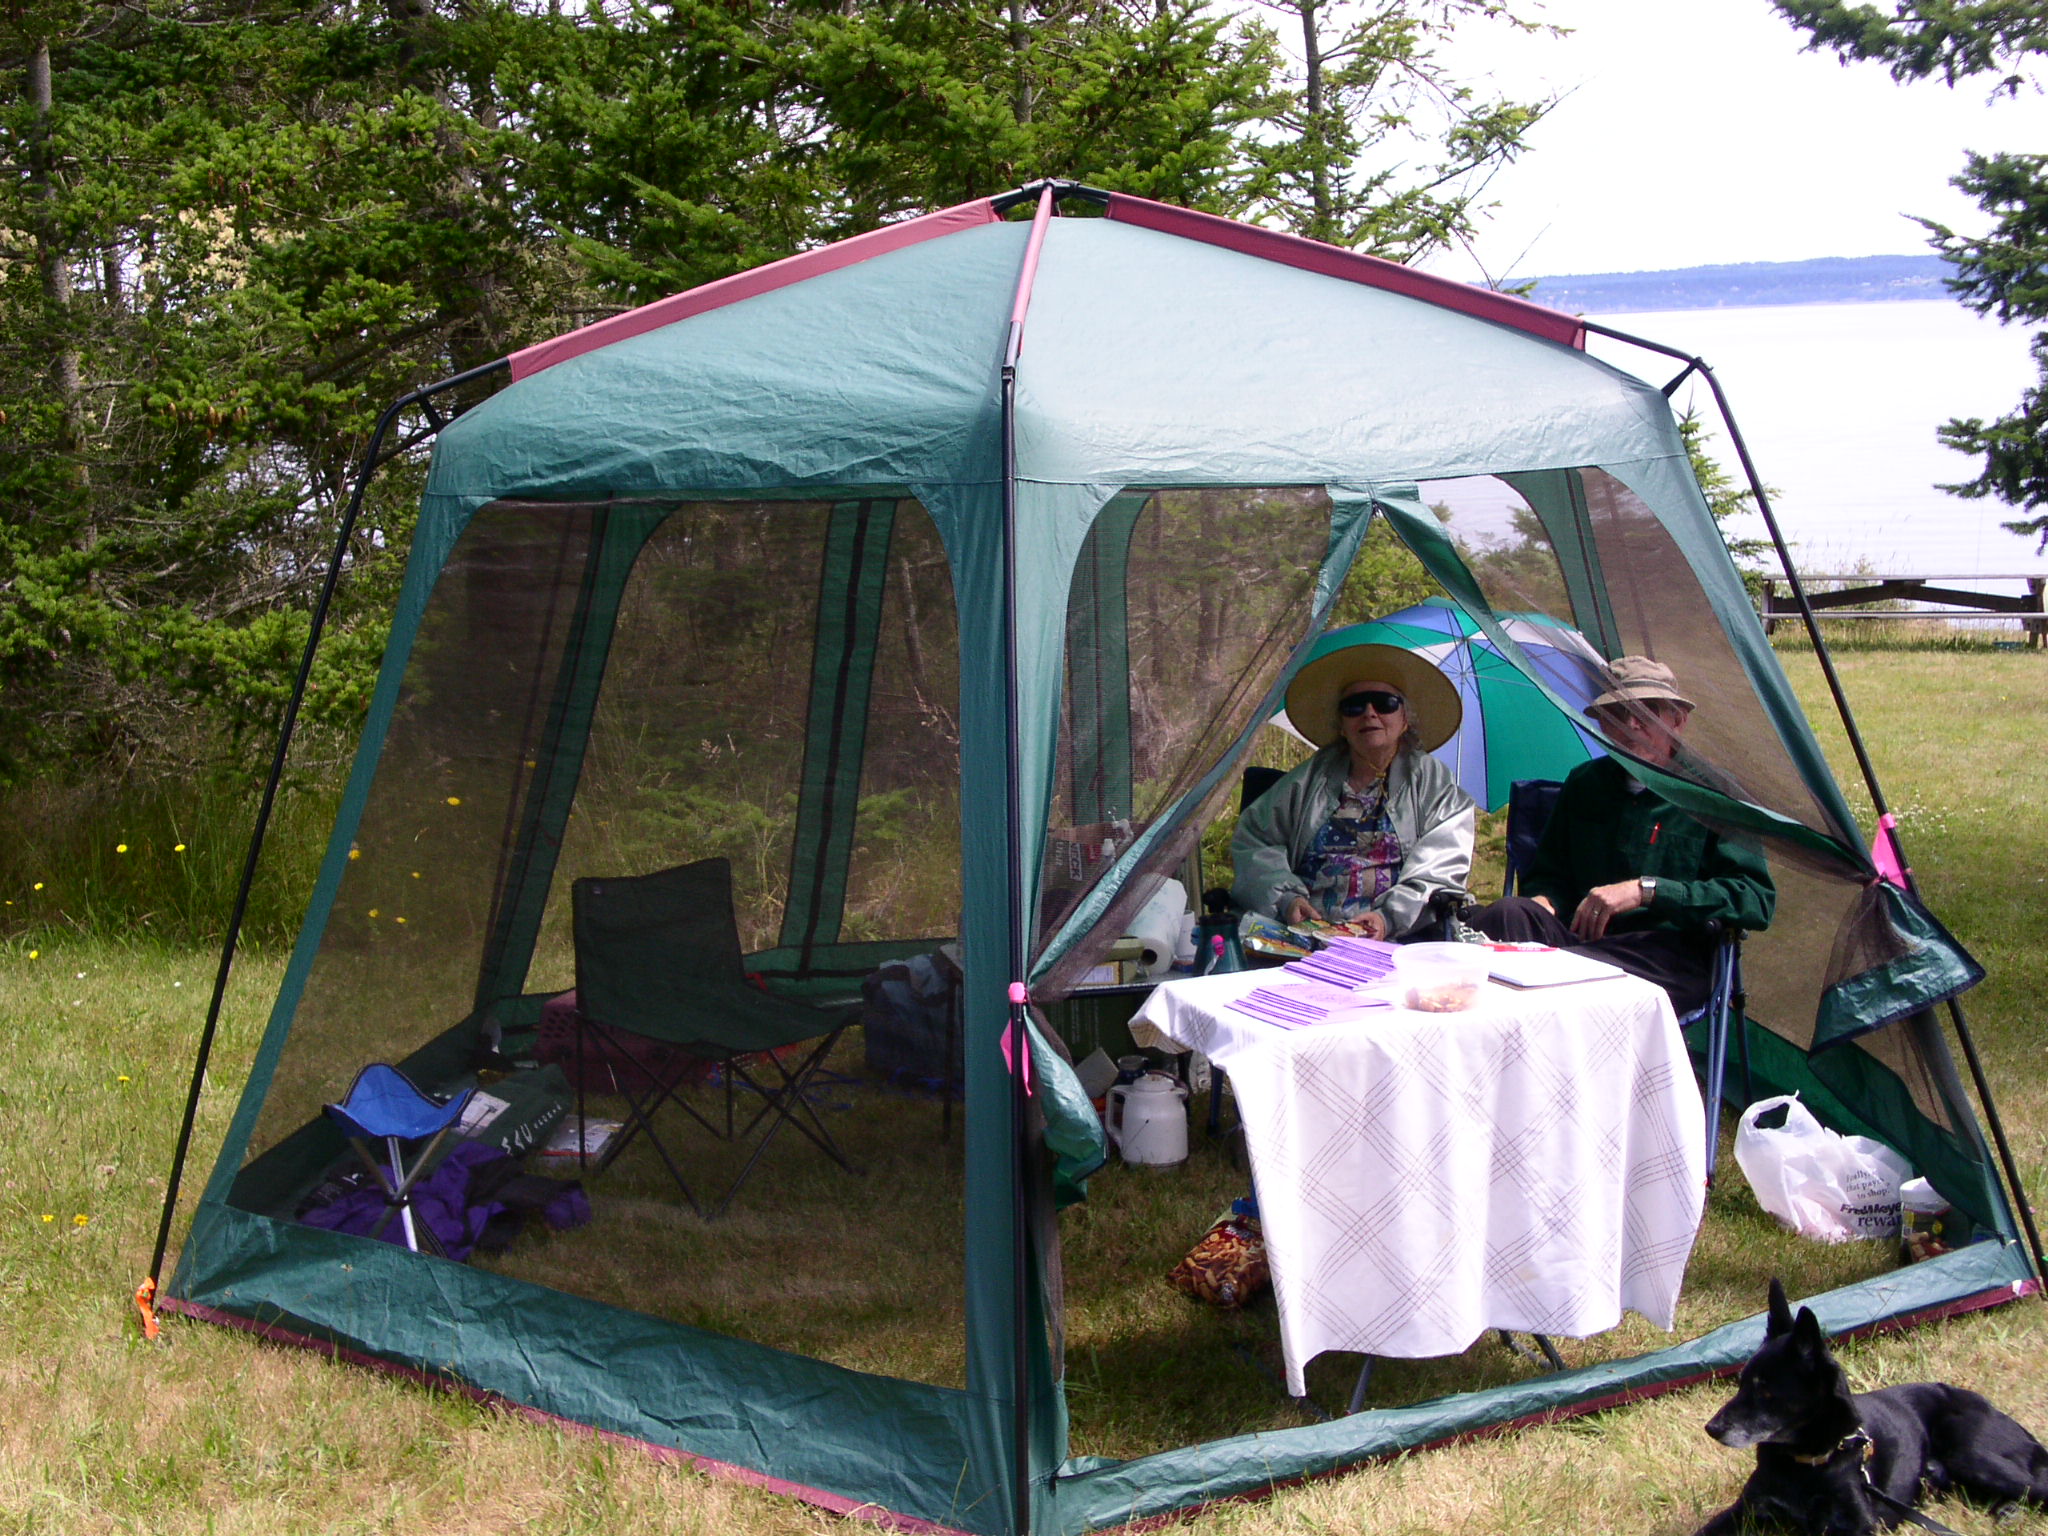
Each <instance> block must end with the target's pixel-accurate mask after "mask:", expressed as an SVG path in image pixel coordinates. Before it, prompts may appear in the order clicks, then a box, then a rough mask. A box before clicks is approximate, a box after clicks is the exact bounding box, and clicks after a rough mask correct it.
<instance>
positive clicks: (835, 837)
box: [782, 500, 896, 956]
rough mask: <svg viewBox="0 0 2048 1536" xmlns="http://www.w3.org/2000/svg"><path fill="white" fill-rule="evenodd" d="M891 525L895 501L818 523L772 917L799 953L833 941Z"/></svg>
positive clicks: (855, 817) (843, 508) (844, 511)
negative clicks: (810, 635) (799, 761)
mask: <svg viewBox="0 0 2048 1536" xmlns="http://www.w3.org/2000/svg"><path fill="white" fill-rule="evenodd" d="M895 526H896V504H895V503H894V502H893V501H874V500H867V501H849V502H841V503H839V504H838V505H837V506H835V507H833V509H832V516H831V520H830V521H829V522H828V523H827V525H826V531H825V555H824V560H823V563H822V565H821V567H820V570H819V573H818V620H817V628H816V638H815V640H814V641H813V644H812V650H811V696H810V708H809V712H808V715H807V717H806V720H805V729H804V765H803V774H802V786H801V789H800V791H799V793H798V795H797V819H796V826H795V828H794V829H793V833H792V839H791V845H790V850H789V900H788V902H787V904H786V905H785V906H784V908H783V913H782V944H783V946H784V947H785V948H788V947H794V948H796V949H797V950H798V952H799V954H800V955H803V956H807V955H808V953H809V951H810V950H811V948H812V947H813V946H815V945H818V944H830V943H833V942H834V941H836V940H837V939H838V937H839V925H840V922H841V920H842V919H843V918H844V916H845V912H846V870H847V862H848V860H849V859H851V857H852V856H853V839H854V833H855V831H856V830H857V824H858V822H859V820H860V775H861V761H862V754H863V753H864V752H865V751H866V749H867V722H868V700H869V696H870V695H871V694H872V692H873V689H874V679H875V637H876V634H877V633H878V631H879V630H880V628H881V623H882V598H883V594H884V591H885V589H886V587H887V585H888V580H889V541H890V536H891V535H892V534H893V532H894V531H895Z"/></svg>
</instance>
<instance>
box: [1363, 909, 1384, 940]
mask: <svg viewBox="0 0 2048 1536" xmlns="http://www.w3.org/2000/svg"><path fill="white" fill-rule="evenodd" d="M1358 922H1359V926H1360V927H1362V928H1364V929H1365V936H1366V937H1367V938H1368V939H1384V938H1385V937H1386V936H1387V915H1386V913H1384V912H1368V913H1366V914H1365V916H1363V917H1361V918H1360V919H1359V920H1358Z"/></svg>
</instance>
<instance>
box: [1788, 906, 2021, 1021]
mask: <svg viewBox="0 0 2048 1536" xmlns="http://www.w3.org/2000/svg"><path fill="white" fill-rule="evenodd" d="M1876 890H1877V895H1878V898H1879V900H1880V902H1881V903H1882V905H1883V910H1882V912H1881V914H1880V916H1881V918H1882V920H1883V921H1886V922H1888V923H1890V925H1891V930H1892V933H1893V934H1894V935H1895V936H1896V937H1897V938H1898V940H1899V944H1900V948H1901V953H1899V954H1898V955H1896V956H1895V957H1893V958H1892V959H1890V960H1886V961H1884V962H1882V963H1881V964H1878V965H1874V966H1872V967H1871V968H1870V969H1869V970H1867V971H1862V972H1859V973H1858V974H1857V975H1854V976H1850V977H1848V978H1846V979H1845V980H1842V981H1839V982H1837V983H1835V985H1834V986H1832V987H1829V988H1828V989H1827V991H1825V992H1824V993H1822V994H1821V1000H1820V1013H1819V1016H1818V1018H1817V1019H1816V1020H1815V1023H1814V1032H1813V1049H1814V1050H1815V1051H1816V1052H1819V1051H1823V1050H1828V1049H1830V1048H1832V1047H1834V1046H1837V1045H1840V1044H1842V1042H1844V1041H1845V1040H1853V1039H1855V1038H1856V1037H1857V1036H1858V1035H1863V1034H1868V1033H1869V1032H1870V1031H1871V1030H1873V1029H1882V1028H1883V1027H1884V1026H1885V1025H1887V1024H1891V1023H1895V1022H1896V1021H1898V1020H1899V1019H1903V1018H1906V1017H1908V1016H1909V1015H1911V1014H1915V1013H1919V1012H1920V1011H1922V1010H1923V1009H1927V1008H1932V1007H1934V1006H1935V1005H1936V1004H1937V1003H1945V1002H1947V1001H1948V1000H1949V999H1950V998H1952V997H1956V996H1959V995H1960V994H1962V993H1964V992H1967V991H1968V990H1969V989H1970V988H1972V987H1974V986H1976V985H1977V983H1978V982H1980V981H1982V980H1983V979H1984V967H1983V966H1981V965H1979V964H1978V963H1977V960H1976V957H1975V956H1973V955H1972V954H1971V953H1970V952H1969V951H1968V950H1966V949H1964V948H1963V946H1962V945H1961V943H1959V942H1958V941H1957V939H1956V937H1955V935H1953V934H1951V933H1950V932H1949V931H1948V929H1946V928H1944V927H1943V926H1942V925H1941V923H1940V921H1939V920H1938V919H1937V918H1936V917H1935V915H1934V914H1933V913H1932V912H1930V911H1928V910H1927V908H1925V907H1924V906H1922V905H1921V904H1920V903H1919V901H1917V900H1916V899H1915V898H1914V897H1913V896H1912V894H1911V893H1910V892H1907V891H1902V890H1900V889H1899V888H1898V887H1897V886H1895V885H1893V884H1891V883H1890V882H1888V881H1880V882H1878V884H1877V887H1876Z"/></svg>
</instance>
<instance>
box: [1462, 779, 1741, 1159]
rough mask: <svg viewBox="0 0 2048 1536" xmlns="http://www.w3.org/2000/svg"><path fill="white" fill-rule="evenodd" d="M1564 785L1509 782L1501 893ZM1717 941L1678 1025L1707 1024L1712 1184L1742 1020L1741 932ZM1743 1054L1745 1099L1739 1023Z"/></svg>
mask: <svg viewBox="0 0 2048 1536" xmlns="http://www.w3.org/2000/svg"><path fill="white" fill-rule="evenodd" d="M1563 788H1564V785H1563V784H1561V783H1559V782H1558V781H1557V780H1555V779H1517V780H1516V781H1515V782H1514V783H1513V784H1511V785H1509V786H1508V824H1507V873H1506V877H1505V880H1504V882H1503V885H1502V891H1503V894H1505V895H1509V896H1512V895H1513V894H1514V893H1515V886H1516V884H1517V883H1518V882H1519V881H1520V879H1521V875H1522V872H1523V871H1524V870H1525V869H1527V868H1528V865H1529V860H1530V859H1531V858H1532V857H1534V855H1535V853H1536V844H1537V843H1538V842H1539V841H1541V840H1542V837H1543V829H1544V827H1545V826H1546V825H1548V824H1549V821H1550V813H1551V810H1552V808H1553V807H1554V806H1555V805H1556V804H1557V797H1558V793H1559V791H1561V790H1562V789H1563ZM1715 928H1716V939H1715V944H1714V957H1713V961H1712V963H1711V964H1712V969H1711V971H1710V973H1709V975H1710V980H1709V982H1708V990H1707V1000H1706V1002H1705V1003H1704V1004H1702V1005H1701V1006H1700V1007H1698V1008H1695V1009H1693V1010H1692V1011H1691V1012H1689V1013H1687V1014H1685V1015H1684V1016H1682V1017H1681V1018H1680V1019H1679V1021H1678V1024H1679V1027H1680V1028H1681V1029H1688V1028H1690V1027H1691V1026H1692V1025H1694V1024H1696V1023H1698V1022H1700V1021H1701V1020H1702V1019H1704V1020H1705V1021H1706V1025H1707V1052H1706V1055H1707V1060H1706V1099H1707V1104H1706V1107H1707V1183H1708V1185H1709V1186H1711V1185H1712V1184H1713V1182H1714V1165H1715V1162H1716V1161H1717V1160H1718V1158H1719V1155H1720V1150H1721V1096H1722V1091H1723V1087H1724V1085H1725V1083H1726V1080H1727V1074H1728V1035H1729V1030H1730V1028H1731V1026H1733V1025H1734V1024H1735V1023H1737V1022H1738V1021H1741V1020H1742V1009H1743V1003H1744V995H1743V989H1742V930H1741V929H1740V928H1723V927H1721V926H1720V925H1719V924H1716V925H1715ZM1738 1040H1739V1043H1740V1044H1739V1049H1740V1054H1741V1057H1742V1078H1743V1092H1744V1094H1745V1096H1746V1099H1747V1098H1754V1097H1755V1093H1754V1091H1753V1088H1752V1086H1751V1083H1750V1072H1749V1026H1748V1024H1747V1023H1746V1022H1743V1024H1742V1033H1741V1034H1740V1036H1739V1037H1738Z"/></svg>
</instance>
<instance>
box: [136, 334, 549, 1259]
mask: <svg viewBox="0 0 2048 1536" xmlns="http://www.w3.org/2000/svg"><path fill="white" fill-rule="evenodd" d="M508 366H509V362H508V360H507V359H505V358H499V359H498V360H497V361H496V362H492V363H485V364H483V365H482V366H481V367H477V368H471V369H469V370H468V371H466V372H464V373H458V374H456V375H454V376H453V377H452V378H446V379H443V380H441V381H440V382H439V383H438V384H429V385H427V386H426V387H425V388H424V389H417V390H414V391H413V392H412V393H411V394H409V395H406V396H404V397H402V398H401V399H399V400H396V401H394V402H393V403H392V404H391V405H390V406H389V407H388V408H387V409H386V410H385V412H384V414H383V415H382V416H380V417H378V418H377V425H376V427H375V428H374V429H373V430H372V431H371V433H370V443H369V446H368V447H367V448H366V449H365V450H364V451H363V457H362V462H361V464H360V465H358V467H357V469H356V478H355V486H354V488H353V489H352V490H351V491H350V492H349V498H348V506H347V508H346V510H344V511H343V513H342V517H341V531H340V532H339V533H338V534H337V535H336V536H335V540H334V554H333V556H332V557H331V558H330V559H329V560H328V562H327V576H326V579H325V580H324V581H323V582H322V583H321V586H320V596H319V597H318V598H317V599H316V600H315V601H314V604H313V614H312V620H311V622H310V623H309V624H308V626H307V629H306V648H305V650H304V652H303V653H302V654H301V655H300V657H299V674H298V677H297V679H296V681H294V682H293V684H292V692H291V697H290V698H289V699H287V700H286V701H285V706H284V714H283V716H282V717H281V719H280V720H279V722H278V727H277V750H276V752H275V753H274V754H273V755H272V757H271V760H270V775H269V777H268V778H266V779H265V780H264V782H263V796H262V799H261V801H260V802H259V803H258V805H257V808H256V824H255V826H254V827H253V828H252V829H251V830H250V833H249V851H248V853H247V855H246V856H245V857H244V858H243V860H242V878H241V881H240V883H239V884H238V885H237V886H236V888H235V905H234V908H233V910H232V911H231V912H230V913H229V914H228V931H227V936H226V938H225V939H224V940H223V941H222V944H221V952H220V966H219V968H218V969H217V970H216V971H215V972H214V977H213V996H212V998H211V999H210V1000H209V1001H208V1003H207V1005H206V1024H205V1027H204V1028H203V1029H202V1030H201V1031H200V1033H199V1049H198V1052H197V1054H196V1056H195V1057H194V1060H193V1062H192V1081H191V1083H190V1085H189V1086H188V1087H187V1088H186V1091H185V1117H184V1119H183V1121H182V1122H181V1123H180V1124H179V1126H178V1142H177V1146H176V1148H175V1150H174V1151H173V1152H172V1154H171V1171H170V1174H169V1176H168V1177H167V1178H166V1179H165V1181H164V1208H163V1214H162V1216H161V1217H160V1218H159V1219H158V1221H157V1228H156V1246H155V1247H154V1248H153V1249H152V1250H151V1251H150V1256H149V1287H150V1292H151V1294H152V1295H154V1294H155V1292H156V1290H157V1289H158V1286H159V1283H160V1282H161V1281H162V1279H163V1269H164V1254H165V1252H166V1251H167V1250H168V1249H169V1247H170V1243H171V1222H172V1219H173V1218H174V1217H175V1215H176V1214H177V1209H178V1186H179V1184H180V1183H181V1182H182V1181H183V1179H184V1176H185V1158H186V1156H187V1154H188V1153H189V1152H190V1151H191V1149H192V1128H193V1125H194V1123H195V1122H196V1121H197V1120H198V1117H199V1095H200V1092H201V1090H202V1089H204V1087H205V1086H206V1064H207V1062H208V1060H209V1059H210V1058H211V1057H212V1055H213V1042H214V1038H215V1036H216V1035H217V1034H218V1033H219V1031H220V1008H221V1000H222V999H223V998H224V997H226V995H227V990H228V974H229V972H230V971H232V970H233V969H234V964H235V946H236V942H237V940H239V938H240V937H241V932H242V921H243V919H244V918H245V917H246V916H247V915H248V911H249V892H250V890H251V889H253V888H254V886H255V884H256V865H257V861H258V860H259V859H260V858H261V856H262V853H263V836H264V833H265V831H266V830H267V829H268V828H269V825H270V814H271V811H272V810H273V809H274V808H275V807H276V804H277V788H278V785H279V784H280V783H282V782H283V780H284V768H285V759H286V757H287V756H288V754H289V753H290V751H291V744H292V732H293V730H294V728H295V727H296V726H297V724H298V719H299V706H300V705H301V704H302V703H303V702H304V701H305V697H306V684H307V682H308V681H309V680H310V679H311V677H312V675H313V654H314V652H315V651H317V650H318V649H319V647H320V637H321V634H322V632H323V631H324V630H325V629H326V627H327V612H328V609H329V608H330V607H331V606H332V604H333V601H334V591H335V588H336V587H337V586H339V585H340V583H341V572H342V567H343V565H344V564H345V563H346V562H347V559H348V546H349V540H350V539H352V538H353V537H354V536H355V528H356V519H357V518H358V517H359V516H361V515H362V510H363V496H364V493H365V492H367V491H368V490H369V487H370V477H371V476H372V475H374V474H375V473H376V472H377V470H378V469H379V468H380V467H382V466H383V465H384V464H386V463H388V462H389V461H390V460H391V459H392V458H394V457H396V456H397V455H398V454H400V453H403V452H405V451H406V450H407V449H408V448H411V447H412V446H414V445H415V444H416V443H419V442H421V441H423V440H424V439H426V438H428V437H431V436H433V435H434V434H435V433H436V432H438V431H440V430H441V428H442V427H443V426H445V425H447V422H448V420H449V418H447V417H444V416H442V415H441V413H440V412H438V411H436V410H435V409H434V408H433V405H432V403H431V402H432V399H433V397H434V396H435V395H438V394H441V393H443V392H445V391H447V390H451V389H454V388H456V387H458V386H460V385H463V384H468V383H472V382H474V381H475V380H477V379H481V378H485V377H488V376H489V375H491V374H493V373H497V372H499V371H501V370H503V369H504V368H506V367H508ZM415 405H417V406H420V407H422V408H423V409H424V410H425V411H426V413H427V420H428V426H427V427H426V429H425V430H423V431H420V432H416V433H414V434H412V435H411V436H409V437H407V438H406V439H405V440H404V441H403V442H401V443H398V444H397V445H396V446H394V447H393V448H392V449H391V451H390V452H389V453H384V452H382V451H381V450H382V448H383V443H384V436H385V434H386V433H387V432H388V431H389V430H390V429H391V425H392V423H393V422H395V421H396V420H397V419H398V417H399V415H400V414H401V413H402V412H404V411H405V410H407V409H409V408H410V407H412V406H415Z"/></svg>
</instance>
